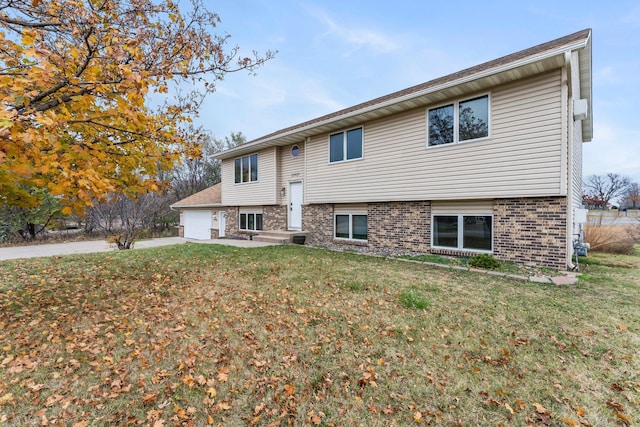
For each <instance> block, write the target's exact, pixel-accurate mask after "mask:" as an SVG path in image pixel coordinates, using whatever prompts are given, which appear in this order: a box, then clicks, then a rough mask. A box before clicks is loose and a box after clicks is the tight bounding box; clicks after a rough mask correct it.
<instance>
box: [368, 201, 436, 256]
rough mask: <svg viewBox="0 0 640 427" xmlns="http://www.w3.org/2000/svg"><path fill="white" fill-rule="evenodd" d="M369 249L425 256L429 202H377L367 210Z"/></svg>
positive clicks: (428, 228)
mask: <svg viewBox="0 0 640 427" xmlns="http://www.w3.org/2000/svg"><path fill="white" fill-rule="evenodd" d="M367 211H368V218H367V222H368V226H369V232H368V234H369V236H368V241H369V246H371V247H373V248H390V249H399V250H406V251H410V252H428V251H429V246H430V242H431V202H429V201H422V202H388V203H384V202H378V203H369V207H368V210H367Z"/></svg>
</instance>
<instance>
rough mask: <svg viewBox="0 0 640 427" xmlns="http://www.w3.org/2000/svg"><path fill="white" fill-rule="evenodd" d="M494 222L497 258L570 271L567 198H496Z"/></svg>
mask: <svg viewBox="0 0 640 427" xmlns="http://www.w3.org/2000/svg"><path fill="white" fill-rule="evenodd" d="M493 220H494V225H493V232H494V237H493V245H494V248H493V250H494V256H495V257H496V258H497V259H500V260H504V261H513V262H518V263H524V264H532V265H539V266H544V267H551V268H556V269H559V270H565V269H566V268H567V245H566V241H567V240H566V239H567V238H568V237H567V199H566V197H546V198H518V199H496V200H495V202H494V204H493Z"/></svg>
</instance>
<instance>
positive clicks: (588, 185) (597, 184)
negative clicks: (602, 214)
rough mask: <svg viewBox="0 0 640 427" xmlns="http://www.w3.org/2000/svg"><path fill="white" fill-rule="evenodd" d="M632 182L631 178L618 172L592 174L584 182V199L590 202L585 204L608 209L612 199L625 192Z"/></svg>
mask: <svg viewBox="0 0 640 427" xmlns="http://www.w3.org/2000/svg"><path fill="white" fill-rule="evenodd" d="M630 183H631V181H630V180H629V178H627V177H624V176H622V175H619V174H617V173H608V174H606V175H590V176H589V177H587V179H586V180H585V181H584V184H583V187H584V191H585V194H584V195H583V201H588V202H589V203H584V204H585V205H586V206H589V205H592V206H596V207H599V208H601V209H606V207H607V205H608V204H609V202H610V201H611V200H613V199H614V198H616V197H619V196H621V195H623V194H624V193H625V191H626V190H627V187H628V186H629V184H630Z"/></svg>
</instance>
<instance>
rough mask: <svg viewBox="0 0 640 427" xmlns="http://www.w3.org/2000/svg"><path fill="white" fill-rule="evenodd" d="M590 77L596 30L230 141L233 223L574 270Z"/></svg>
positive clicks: (226, 181) (225, 175) (312, 239)
mask: <svg viewBox="0 0 640 427" xmlns="http://www.w3.org/2000/svg"><path fill="white" fill-rule="evenodd" d="M591 83H592V76H591V30H589V29H587V30H583V31H580V32H577V33H574V34H570V35H568V36H565V37H562V38H559V39H557V40H553V41H550V42H547V43H544V44H541V45H538V46H534V47H531V48H528V49H525V50H522V51H520V52H516V53H514V54H511V55H507V56H504V57H502V58H498V59H495V60H493V61H489V62H486V63H483V64H480V65H477V66H474V67H471V68H468V69H465V70H462V71H459V72H456V73H454V74H450V75H447V76H444V77H440V78H437V79H435V80H431V81H428V82H426V83H423V84H419V85H417V86H413V87H410V88H407V89H404V90H401V91H398V92H395V93H392V94H389V95H386V96H382V97H380V98H376V99H373V100H371V101H368V102H364V103H362V104H358V105H355V106H353V107H349V108H346V109H343V110H340V111H336V112H334V113H331V114H328V115H325V116H322V117H318V118H316V119H313V120H310V121H307V122H304V123H300V124H297V125H294V126H291V127H288V128H285V129H281V130H279V131H276V132H273V133H271V134H268V135H265V136H263V137H261V138H258V139H256V140H253V141H250V142H248V143H246V144H243V145H240V146H237V147H234V148H231V149H228V150H226V151H224V152H221V153H219V154H218V155H216V157H217V158H218V159H220V160H221V161H222V205H223V206H225V210H226V231H225V232H226V233H227V234H231V233H233V234H238V233H240V234H242V233H249V234H250V233H261V234H268V233H269V232H270V231H275V230H294V231H296V230H300V231H303V232H304V233H305V234H306V236H307V243H308V244H312V245H340V246H353V245H354V246H364V247H367V248H369V249H372V250H379V251H386V250H393V251H406V252H420V253H431V254H444V255H454V256H458V255H460V256H468V255H474V254H477V253H489V254H493V255H494V256H495V257H496V258H497V259H500V260H505V261H515V262H519V263H525V264H532V265H541V266H547V267H553V268H557V269H565V268H567V266H569V265H570V264H571V256H572V252H573V243H572V241H573V238H574V235H575V234H576V233H578V232H579V224H578V223H577V222H576V221H575V219H574V218H575V217H576V212H575V210H576V209H577V208H579V207H580V206H581V204H582V202H581V196H582V192H581V182H582V143H583V142H586V141H590V140H591V138H592V134H593V131H592V123H593V121H592V117H591V114H590V112H591V103H592V100H591V93H592V89H591ZM578 217H580V215H578Z"/></svg>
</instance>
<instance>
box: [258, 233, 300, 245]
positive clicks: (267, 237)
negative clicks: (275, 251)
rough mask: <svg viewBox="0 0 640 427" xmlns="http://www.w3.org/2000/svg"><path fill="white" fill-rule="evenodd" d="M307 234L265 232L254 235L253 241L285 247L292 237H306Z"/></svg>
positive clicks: (291, 240)
mask: <svg viewBox="0 0 640 427" xmlns="http://www.w3.org/2000/svg"><path fill="white" fill-rule="evenodd" d="M307 234H308V233H307V232H305V231H288V230H267V231H261V232H260V234H257V235H254V236H253V240H255V241H258V242H269V243H277V244H281V245H285V244H287V243H292V242H293V236H306V235H307Z"/></svg>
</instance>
